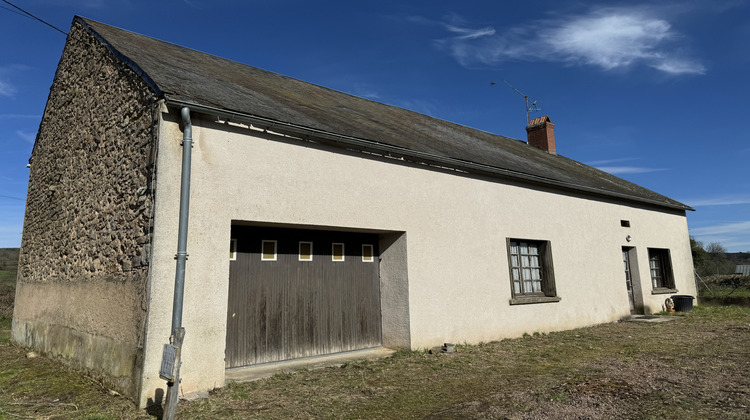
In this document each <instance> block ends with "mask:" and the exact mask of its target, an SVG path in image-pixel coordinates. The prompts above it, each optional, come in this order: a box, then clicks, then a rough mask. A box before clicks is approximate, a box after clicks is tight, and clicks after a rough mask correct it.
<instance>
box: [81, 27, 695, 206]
mask: <svg viewBox="0 0 750 420" xmlns="http://www.w3.org/2000/svg"><path fill="white" fill-rule="evenodd" d="M76 23H77V24H80V25H82V26H83V27H84V28H85V29H86V30H87V31H88V32H89V33H91V34H93V35H94V36H95V37H96V38H97V39H98V40H99V41H100V42H102V44H103V45H105V46H106V47H107V48H108V49H109V50H110V51H112V53H113V54H115V55H116V56H117V57H118V58H119V59H120V60H122V62H123V63H124V64H126V65H127V66H129V67H130V68H131V69H133V71H134V72H135V73H137V74H138V75H140V77H142V78H143V80H144V81H145V82H146V83H147V84H148V85H149V86H150V87H151V88H152V89H153V90H154V92H155V93H156V94H157V95H158V96H160V97H163V98H164V99H165V100H166V102H167V104H169V105H174V106H184V105H187V106H190V107H191V108H192V109H195V110H196V111H198V112H204V113H207V114H209V115H218V116H223V117H231V118H233V119H234V120H243V121H250V122H254V123H255V124H261V125H263V124H265V125H266V126H267V127H271V126H272V127H274V131H279V132H284V133H289V134H295V135H301V136H309V137H317V138H322V139H326V140H328V141H330V142H333V143H335V144H338V145H342V146H345V147H347V148H357V149H361V150H365V151H370V152H376V153H388V154H389V155H394V154H395V155H397V156H401V157H404V158H406V159H408V160H413V161H417V162H425V163H429V164H436V165H439V166H446V167H453V168H456V169H459V170H465V171H469V172H477V173H481V174H484V175H489V176H494V177H501V178H512V179H518V180H521V181H526V182H531V183H535V184H541V185H546V186H550V187H553V188H562V189H565V190H572V191H581V192H585V193H588V194H594V195H601V196H605V197H611V198H617V199H621V200H627V201H631V202H641V203H645V204H650V205H655V206H657V207H664V208H668V209H673V210H693V209H692V208H690V207H689V206H687V205H685V204H682V203H679V202H677V201H675V200H672V199H670V198H668V197H665V196H663V195H660V194H657V193H655V192H653V191H650V190H648V189H646V188H643V187H641V186H638V185H636V184H633V183H631V182H628V181H625V180H623V179H621V178H618V177H616V176H613V175H611V174H608V173H606V172H603V171H600V170H598V169H595V168H592V167H590V166H587V165H584V164H582V163H579V162H576V161H574V160H572V159H568V158H565V157H564V156H560V155H552V154H549V153H547V152H544V151H542V150H539V149H537V148H535V147H532V146H528V145H527V144H526V143H525V142H522V141H519V140H514V139H511V138H507V137H503V136H499V135H495V134H491V133H487V132H484V131H481V130H476V129H473V128H469V127H465V126H461V125H458V124H454V123H450V122H448V121H444V120H440V119H437V118H433V117H429V116H426V115H423V114H419V113H416V112H412V111H408V110H405V109H401V108H397V107H393V106H389V105H384V104H380V103H377V102H373V101H370V100H367V99H363V98H358V97H355V96H352V95H348V94H345V93H342V92H337V91H334V90H331V89H327V88H324V87H320V86H317V85H313V84H310V83H306V82H302V81H300V80H296V79H292V78H289V77H286V76H282V75H279V74H276V73H271V72H268V71H265V70H261V69H258V68H255V67H251V66H247V65H244V64H240V63H236V62H233V61H230V60H226V59H222V58H219V57H216V56H212V55H209V54H205V53H202V52H199V51H195V50H191V49H188V48H185V47H180V46H178V45H175V44H170V43H167V42H164V41H159V40H156V39H153V38H149V37H146V36H143V35H139V34H136V33H133V32H129V31H125V30H122V29H118V28H114V27H112V26H109V25H105V24H102V23H99V22H95V21H92V20H89V19H85V18H81V17H78V16H76V17H75V19H74V24H76Z"/></svg>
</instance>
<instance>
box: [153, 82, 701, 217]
mask: <svg viewBox="0 0 750 420" xmlns="http://www.w3.org/2000/svg"><path fill="white" fill-rule="evenodd" d="M165 99H166V105H167V106H170V105H171V106H174V107H178V108H182V107H189V108H190V109H191V110H194V111H196V112H198V113H201V114H206V115H212V116H219V117H224V118H227V120H230V121H236V122H249V123H253V124H255V125H259V126H261V127H263V128H265V129H273V130H274V131H279V132H280V133H284V134H295V135H302V136H309V137H313V138H321V139H325V140H328V141H332V142H335V143H338V144H342V145H345V146H348V147H353V148H356V149H359V150H361V151H366V152H379V153H385V154H387V155H389V156H393V155H396V156H398V157H404V158H408V159H410V160H413V161H417V162H423V163H428V164H436V165H437V166H441V167H446V168H454V169H458V170H461V171H467V172H473V173H482V174H490V175H494V176H495V177H497V176H500V177H506V178H511V179H514V180H521V181H525V182H530V183H533V184H537V185H543V186H553V187H557V188H561V189H565V190H569V191H577V192H584V193H589V194H593V195H598V196H604V197H610V198H619V199H625V200H628V201H631V202H637V203H645V204H649V205H652V206H657V207H661V208H667V209H672V210H690V211H695V209H693V208H692V207H690V206H687V205H685V204H682V203H679V205H678V204H669V203H665V202H662V201H657V200H649V199H646V198H641V197H634V196H632V195H627V194H621V193H617V192H612V191H606V190H601V189H597V188H591V187H587V186H584V185H578V184H574V183H568V182H562V181H557V180H554V179H550V178H544V177H540V176H536V175H531V174H526V173H523V172H517V171H511V170H508V169H503V168H498V167H495V166H490V165H484V164H481V163H475V162H470V161H465V160H461V159H455V158H450V157H444V156H438V155H433V154H430V153H424V152H419V151H415V150H411V149H407V148H404V147H399V146H393V145H390V144H386V143H379V142H376V141H372V140H366V139H362V138H357V137H351V136H346V135H343V134H337V133H332V132H328V131H324V130H320V129H316V128H311V127H305V126H302V125H298V124H294V123H289V122H284V121H278V120H273V119H270V118H265V117H261V116H257V115H251V114H245V113H241V112H237V111H231V110H226V109H220V108H216V107H212V106H208V105H202V104H198V103H195V102H191V101H188V100H185V99H178V98H170V97H168V96H167V97H166V98H165Z"/></svg>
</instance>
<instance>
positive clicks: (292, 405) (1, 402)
mask: <svg viewBox="0 0 750 420" xmlns="http://www.w3.org/2000/svg"><path fill="white" fill-rule="evenodd" d="M676 317H677V318H678V319H677V320H676V321H674V322H667V323H658V324H649V323H614V324H607V325H600V326H596V327H591V328H583V329H578V330H573V331H565V332H558V333H551V334H532V335H527V336H525V337H524V338H519V339H513V340H503V341H498V342H492V343H483V344H479V345H472V346H467V345H459V346H457V352H456V353H441V354H428V353H426V352H421V351H402V352H398V353H397V354H396V355H395V356H394V357H391V358H387V359H383V360H380V361H375V362H370V361H361V362H354V363H349V364H346V365H344V366H341V367H332V368H326V369H319V370H311V371H307V370H300V371H296V372H293V373H289V374H282V375H276V376H274V377H271V378H267V379H264V380H259V381H256V382H251V383H235V384H231V385H229V386H227V387H224V388H222V389H218V390H215V391H213V392H212V393H211V395H210V397H209V398H206V399H202V400H196V401H191V402H186V401H182V402H180V404H179V407H178V413H179V415H180V416H181V417H182V418H191V419H235V418H241V419H244V418H249V419H252V418H258V419H261V418H262V419H268V418H270V419H288V418H306V419H307V418H368V419H378V418H434V419H452V418H488V419H489V418H509V419H537V418H563V419H565V418H571V419H574V418H575V419H585V418H597V419H598V418H633V419H657V418H659V419H662V418H667V419H670V418H674V419H677V418H681V419H682V418H686V419H705V418H717V419H718V418H721V419H732V418H736V419H740V418H748V415H749V414H750V408H749V407H750V379H748V376H747V375H746V372H748V371H750V309H748V308H738V307H724V308H722V307H719V308H703V307H696V308H695V311H694V312H692V313H690V314H679V315H676ZM7 327H9V324H7ZM3 334H5V333H3ZM0 372H2V373H0V410H3V412H5V413H8V414H12V416H27V417H31V418H54V417H56V416H57V418H148V415H147V414H146V413H144V412H142V411H139V410H137V409H135V408H134V406H133V405H132V403H131V402H129V401H127V400H124V399H122V398H121V397H120V398H117V397H112V396H110V395H108V394H107V393H106V390H103V389H102V388H101V387H99V386H98V385H97V384H96V382H95V381H92V380H90V379H87V378H85V377H83V376H81V375H79V374H77V373H75V372H71V371H69V370H67V369H66V368H64V367H62V366H61V365H59V364H57V363H56V362H54V361H50V360H46V359H44V358H39V359H26V358H25V357H24V353H23V349H20V348H18V347H15V346H13V345H9V344H3V345H2V346H0ZM24 404H26V405H24ZM0 417H2V413H1V412H0Z"/></svg>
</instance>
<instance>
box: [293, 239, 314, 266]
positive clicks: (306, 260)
mask: <svg viewBox="0 0 750 420" xmlns="http://www.w3.org/2000/svg"><path fill="white" fill-rule="evenodd" d="M302 244H308V245H310V258H302ZM313 255H314V254H313V243H312V241H299V245H298V248H297V258H298V260H299V261H305V262H308V261H312V260H313Z"/></svg>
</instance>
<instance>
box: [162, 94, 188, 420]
mask: <svg viewBox="0 0 750 420" xmlns="http://www.w3.org/2000/svg"><path fill="white" fill-rule="evenodd" d="M180 114H181V115H182V125H183V131H182V177H181V179H180V216H179V217H180V218H179V225H178V233H177V255H176V256H175V259H176V260H177V270H176V272H175V277H174V300H173V302H172V335H171V336H170V337H169V342H170V345H167V346H165V355H163V356H162V370H168V371H169V372H161V371H160V376H161V377H162V378H165V379H167V395H166V400H165V402H164V417H163V418H164V419H165V420H173V419H174V418H175V414H176V413H177V401H178V400H179V389H180V365H181V364H182V342H183V339H184V338H185V329H184V328H183V327H182V306H183V297H184V294H185V293H184V292H185V262H186V261H187V257H188V255H187V234H188V213H189V209H190V162H191V159H192V148H193V125H192V123H191V121H190V108H188V107H183V108H182V109H181V110H180ZM169 349H171V351H167V350H169ZM167 355H169V356H167ZM165 360H167V361H169V362H170V363H167V365H168V366H169V368H168V369H165Z"/></svg>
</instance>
